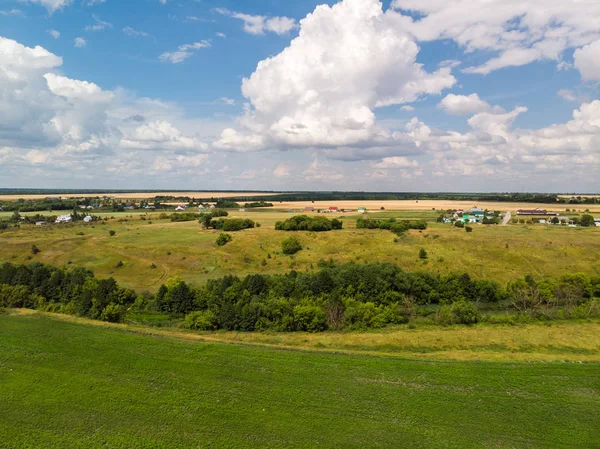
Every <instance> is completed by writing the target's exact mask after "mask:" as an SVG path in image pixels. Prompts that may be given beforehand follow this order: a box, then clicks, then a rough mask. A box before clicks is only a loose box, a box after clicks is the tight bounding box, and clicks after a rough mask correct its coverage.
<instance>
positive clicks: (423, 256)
mask: <svg viewBox="0 0 600 449" xmlns="http://www.w3.org/2000/svg"><path fill="white" fill-rule="evenodd" d="M428 257H429V256H428V255H427V251H425V248H421V249H420V250H419V259H427V258H428Z"/></svg>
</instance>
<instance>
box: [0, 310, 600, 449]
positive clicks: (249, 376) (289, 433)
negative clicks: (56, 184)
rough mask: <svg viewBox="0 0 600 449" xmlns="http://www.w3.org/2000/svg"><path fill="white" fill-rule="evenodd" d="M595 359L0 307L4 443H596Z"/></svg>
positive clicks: (599, 413) (599, 437)
mask: <svg viewBox="0 0 600 449" xmlns="http://www.w3.org/2000/svg"><path fill="white" fill-rule="evenodd" d="M599 379H600V368H599V365H597V364H582V365H580V364H565V363H560V364H523V363H491V362H486V363H483V362H435V361H415V360H403V359H398V358H386V357H373V356H353V355H335V354H322V353H310V352H308V353H306V352H294V351H280V350H273V349H266V348H258V347H255V348H253V347H241V346H236V345H222V344H210V343H194V342H184V341H180V340H174V339H166V338H157V337H150V336H141V335H138V334H135V333H130V332H123V331H118V330H112V329H108V328H106V329H103V328H92V327H90V326H86V325H81V324H74V323H65V322H62V321H58V320H52V319H49V318H47V317H43V316H40V315H31V316H8V315H0V397H2V403H3V405H2V409H3V412H2V413H1V414H0V442H1V443H0V444H1V445H2V447H3V448H7V449H8V448H11V449H12V448H61V449H62V448H65V447H69V448H149V447H151V448H192V447H194V448H195V447H201V448H208V447H210V448H249V447H278V448H284V447H290V448H291V447H306V448H308V447H344V448H366V447H382V448H383V447H385V448H388V447H403V448H411V447H415V448H417V447H418V448H425V447H427V448H438V447H439V448H455V447H456V448H469V447H477V448H480V447H493V448H509V447H519V448H528V447H531V448H533V447H540V448H541V447H543V448H552V447H556V448H558V447H565V448H566V447H573V448H575V447H577V448H579V447H586V448H594V447H600V445H599V441H600V429H599V428H598V425H597V423H598V421H599V420H600V380H599Z"/></svg>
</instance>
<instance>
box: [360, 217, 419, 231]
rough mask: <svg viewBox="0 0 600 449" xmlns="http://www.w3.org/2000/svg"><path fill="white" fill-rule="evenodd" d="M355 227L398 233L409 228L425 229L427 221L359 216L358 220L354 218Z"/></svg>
mask: <svg viewBox="0 0 600 449" xmlns="http://www.w3.org/2000/svg"><path fill="white" fill-rule="evenodd" d="M356 228H357V229H386V230H388V231H392V232H393V233H395V234H398V235H400V234H403V233H405V232H406V231H408V230H410V229H417V230H425V229H427V222H425V221H422V220H419V221H409V220H402V221H398V220H396V219H395V218H388V219H385V220H376V219H372V218H363V217H359V218H358V220H356Z"/></svg>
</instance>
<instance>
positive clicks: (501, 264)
mask: <svg viewBox="0 0 600 449" xmlns="http://www.w3.org/2000/svg"><path fill="white" fill-rule="evenodd" d="M113 215H114V216H115V217H116V218H115V220H111V221H109V222H108V223H107V224H96V225H74V226H48V227H36V226H22V227H21V229H20V230H9V231H5V232H3V233H0V262H1V261H11V262H14V263H28V262H29V261H30V257H32V259H31V260H37V261H41V262H44V263H51V264H57V265H63V264H67V263H69V262H71V263H73V264H75V265H80V266H84V267H87V268H90V269H92V270H93V271H94V272H95V273H96V275H97V276H99V277H108V276H113V277H115V279H117V280H118V281H119V282H120V283H122V284H123V285H125V286H127V287H131V288H135V289H136V290H144V289H148V290H151V291H154V290H156V289H157V288H158V287H159V286H160V284H161V283H162V282H164V281H165V280H166V279H167V278H169V277H172V276H176V275H180V276H182V278H183V279H184V280H186V281H189V282H192V283H195V284H198V285H200V284H203V283H204V282H205V281H206V280H207V279H210V278H217V277H222V276H224V275H226V274H236V275H240V276H243V275H245V274H249V273H286V272H289V271H290V270H291V269H295V270H297V271H305V270H311V269H313V268H317V267H316V264H317V262H318V261H319V260H321V259H324V260H329V259H330V258H332V259H334V260H335V261H336V262H340V263H343V262H349V261H355V262H357V263H362V262H376V261H382V262H393V263H396V264H398V265H399V266H401V267H402V268H404V269H406V270H409V271H416V270H426V271H433V272H439V273H446V272H451V271H461V272H468V273H469V274H471V275H472V276H473V277H475V278H489V279H495V280H498V281H501V282H504V281H507V280H510V279H515V278H518V277H522V276H523V275H524V274H526V273H531V274H533V275H536V276H538V277H541V276H546V275H548V276H560V275H562V274H564V273H569V272H570V273H572V272H585V273H587V274H589V275H595V276H597V275H600V228H589V229H584V228H566V227H549V226H543V225H537V226H532V225H530V226H527V225H509V226H505V227H502V226H480V225H477V226H475V229H474V232H472V233H466V232H465V231H464V230H463V229H458V228H454V227H452V226H451V225H448V224H439V223H436V222H435V219H436V218H437V216H438V212H435V211H415V212H412V211H398V212H390V211H385V212H381V213H377V214H372V216H376V217H391V216H394V217H397V218H400V219H425V220H427V221H428V222H429V225H430V226H429V229H427V230H426V231H423V232H418V231H410V232H409V233H407V234H406V235H405V236H403V237H400V238H398V239H397V241H395V239H396V236H395V235H394V234H393V233H391V232H389V231H381V230H375V231H372V230H359V229H355V223H356V218H357V216H356V215H354V216H349V217H346V218H345V219H344V230H342V231H333V232H325V233H308V232H300V233H296V235H297V236H298V237H299V238H300V240H301V241H302V242H303V244H304V246H305V249H304V250H303V251H301V252H300V253H298V254H297V255H296V256H294V257H289V256H284V255H283V254H281V241H282V240H283V239H285V238H287V237H289V233H286V232H282V231H275V230H274V225H275V221H277V220H283V219H286V218H289V217H290V216H292V214H290V213H287V212H282V211H277V210H267V211H251V212H246V213H239V212H237V211H236V212H234V213H232V214H231V216H232V217H248V218H251V219H253V220H256V221H258V222H259V223H261V224H262V227H261V228H258V229H252V230H247V231H242V232H237V233H234V234H233V236H234V239H233V242H231V243H230V244H228V245H226V246H225V247H217V246H216V245H215V240H216V238H217V236H218V234H219V232H217V231H205V230H202V229H201V226H200V225H199V224H198V223H197V222H187V223H170V222H167V221H165V220H162V221H161V220H157V219H156V218H157V216H156V215H155V216H154V219H153V220H151V221H152V224H150V222H149V221H148V220H146V221H143V220H141V219H140V217H139V216H130V215H129V214H120V215H119V214H113ZM128 216H129V218H127V217H128ZM151 217H152V216H149V218H151ZM120 220H128V221H127V222H122V221H120ZM109 230H114V231H116V236H114V237H110V236H109V233H108V231H109ZM81 233H83V235H80V234H81ZM32 244H35V245H36V246H37V247H38V248H39V249H40V250H41V253H39V254H38V255H36V256H32V254H31V245H32ZM421 248H425V250H426V251H427V252H428V254H429V259H428V260H427V261H426V262H424V261H422V260H420V259H419V257H418V254H419V250H420V249H421ZM269 254H270V255H271V258H269V257H268V255H269ZM119 261H123V262H124V266H123V267H121V268H119V269H117V268H115V267H116V265H117V263H118V262H119ZM152 264H154V265H155V266H156V268H154V269H153V268H151V266H152Z"/></svg>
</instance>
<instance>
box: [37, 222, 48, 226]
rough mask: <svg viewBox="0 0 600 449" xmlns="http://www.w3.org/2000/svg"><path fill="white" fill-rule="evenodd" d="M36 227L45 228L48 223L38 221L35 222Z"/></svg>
mask: <svg viewBox="0 0 600 449" xmlns="http://www.w3.org/2000/svg"><path fill="white" fill-rule="evenodd" d="M35 225H36V226H45V225H46V222H45V221H36V222H35Z"/></svg>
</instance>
